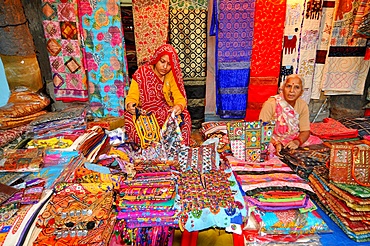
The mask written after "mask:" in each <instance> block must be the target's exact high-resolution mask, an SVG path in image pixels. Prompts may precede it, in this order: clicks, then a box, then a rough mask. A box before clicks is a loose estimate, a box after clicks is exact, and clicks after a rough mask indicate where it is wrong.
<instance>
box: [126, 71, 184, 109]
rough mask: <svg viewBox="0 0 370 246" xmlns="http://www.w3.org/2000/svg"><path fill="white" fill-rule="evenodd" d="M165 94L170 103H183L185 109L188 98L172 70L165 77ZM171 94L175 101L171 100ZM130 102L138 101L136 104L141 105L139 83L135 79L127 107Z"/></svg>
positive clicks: (131, 86)
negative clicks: (181, 90)
mask: <svg viewBox="0 0 370 246" xmlns="http://www.w3.org/2000/svg"><path fill="white" fill-rule="evenodd" d="M163 94H164V97H165V99H166V101H167V103H168V105H170V106H174V105H181V106H182V108H183V109H184V108H185V107H186V99H185V98H184V97H183V95H182V94H181V92H180V90H179V88H178V86H177V84H176V81H175V77H174V76H173V73H172V71H170V72H169V73H168V74H166V76H165V77H164V86H163ZM171 95H172V97H173V101H172V100H171ZM128 103H136V105H138V106H141V104H140V92H139V85H138V84H137V82H136V81H135V80H134V79H132V80H131V85H130V89H129V91H128V94H127V97H126V103H125V106H126V108H127V104H128Z"/></svg>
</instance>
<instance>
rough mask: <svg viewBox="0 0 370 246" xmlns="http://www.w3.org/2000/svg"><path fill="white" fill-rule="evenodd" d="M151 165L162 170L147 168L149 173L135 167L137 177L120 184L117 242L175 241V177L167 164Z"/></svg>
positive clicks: (155, 242)
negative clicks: (168, 169) (173, 239)
mask: <svg viewBox="0 0 370 246" xmlns="http://www.w3.org/2000/svg"><path fill="white" fill-rule="evenodd" d="M142 164H144V163H142ZM147 164H149V163H146V164H144V165H145V166H147ZM152 165H153V166H152V167H153V168H155V167H159V168H160V169H162V168H163V169H162V171H161V170H159V169H158V170H157V171H155V170H151V171H149V169H148V172H141V171H143V169H140V170H141V171H139V169H135V170H136V172H137V173H136V175H135V178H134V179H132V180H126V181H123V182H121V184H120V186H119V189H118V195H117V199H116V210H117V213H118V214H117V223H116V225H115V234H116V237H113V238H112V239H113V240H115V241H116V243H117V244H119V243H123V242H124V243H126V244H132V243H136V244H135V245H144V243H145V242H147V241H150V240H152V244H151V245H171V244H172V237H173V235H174V228H176V227H178V223H179V220H178V216H177V213H178V210H177V209H176V208H175V198H176V178H175V177H174V176H173V175H172V174H171V172H168V171H165V170H166V169H167V168H169V166H168V165H167V164H166V163H157V164H155V163H152ZM138 172H140V173H138Z"/></svg>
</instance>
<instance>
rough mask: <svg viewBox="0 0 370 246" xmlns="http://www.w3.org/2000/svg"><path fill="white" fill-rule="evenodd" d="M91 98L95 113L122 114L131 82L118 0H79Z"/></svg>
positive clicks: (103, 114)
mask: <svg viewBox="0 0 370 246" xmlns="http://www.w3.org/2000/svg"><path fill="white" fill-rule="evenodd" d="M78 7H79V17H80V20H81V24H82V29H83V32H82V33H83V39H84V40H83V41H84V44H85V47H84V52H85V58H86V69H87V71H88V76H89V101H90V107H91V109H92V114H93V116H94V117H105V116H122V115H123V110H124V98H125V95H126V90H127V88H126V87H127V84H128V73H127V70H128V69H127V61H126V58H125V51H124V40H123V39H122V37H123V29H122V23H121V11H120V5H119V1H118V0H115V1H114V0H110V1H101V2H100V1H88V0H79V3H78Z"/></svg>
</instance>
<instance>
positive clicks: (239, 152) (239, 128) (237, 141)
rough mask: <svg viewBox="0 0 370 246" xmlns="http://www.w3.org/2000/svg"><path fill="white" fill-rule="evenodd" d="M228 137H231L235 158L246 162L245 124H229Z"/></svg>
mask: <svg viewBox="0 0 370 246" xmlns="http://www.w3.org/2000/svg"><path fill="white" fill-rule="evenodd" d="M227 135H228V137H229V141H230V147H231V152H232V153H233V156H235V157H236V158H237V159H240V160H245V154H246V152H245V142H246V141H245V122H243V121H234V122H228V123H227Z"/></svg>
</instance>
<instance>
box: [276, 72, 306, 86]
mask: <svg viewBox="0 0 370 246" xmlns="http://www.w3.org/2000/svg"><path fill="white" fill-rule="evenodd" d="M293 78H299V79H300V80H301V82H302V89H304V79H303V77H302V76H301V75H299V74H291V75H288V76H287V77H286V78H285V80H284V81H282V82H281V84H280V89H283V87H284V85H285V82H287V81H288V79H293Z"/></svg>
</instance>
